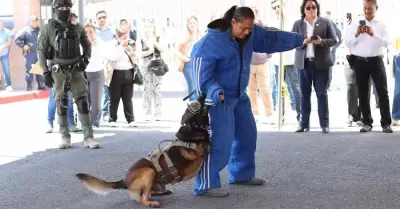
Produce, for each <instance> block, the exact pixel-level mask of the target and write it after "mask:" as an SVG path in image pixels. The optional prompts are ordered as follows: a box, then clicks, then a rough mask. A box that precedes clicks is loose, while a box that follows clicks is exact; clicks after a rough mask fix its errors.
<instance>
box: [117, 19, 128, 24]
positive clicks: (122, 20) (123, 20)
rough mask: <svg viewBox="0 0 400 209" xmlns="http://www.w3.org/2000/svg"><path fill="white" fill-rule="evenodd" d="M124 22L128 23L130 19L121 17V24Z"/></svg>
mask: <svg viewBox="0 0 400 209" xmlns="http://www.w3.org/2000/svg"><path fill="white" fill-rule="evenodd" d="M123 22H126V23H128V20H126V19H121V20H120V21H119V24H121V23H123Z"/></svg>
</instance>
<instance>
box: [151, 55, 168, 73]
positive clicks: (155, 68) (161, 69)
mask: <svg viewBox="0 0 400 209" xmlns="http://www.w3.org/2000/svg"><path fill="white" fill-rule="evenodd" d="M147 69H148V70H149V71H150V72H153V73H154V74H155V75H156V76H163V75H165V74H166V73H167V72H168V71H169V68H168V65H167V64H166V63H165V62H164V60H163V59H162V58H161V56H159V55H156V54H155V53H153V57H152V58H151V59H150V63H149V65H148V66H147Z"/></svg>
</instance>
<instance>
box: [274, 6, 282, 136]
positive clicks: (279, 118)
mask: <svg viewBox="0 0 400 209" xmlns="http://www.w3.org/2000/svg"><path fill="white" fill-rule="evenodd" d="M279 8H280V10H281V11H280V20H281V28H280V29H281V30H282V29H283V28H284V20H283V0H280V7H279ZM283 73H284V69H283V55H282V53H280V54H279V69H278V79H277V89H278V90H277V91H278V92H277V93H278V99H277V100H276V103H277V106H278V123H277V124H278V127H277V128H278V130H281V129H282V125H283V121H282V116H283V108H284V105H283V103H284V98H283V88H282V87H283V82H284V81H283Z"/></svg>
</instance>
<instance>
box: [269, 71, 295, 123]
mask: <svg viewBox="0 0 400 209" xmlns="http://www.w3.org/2000/svg"><path fill="white" fill-rule="evenodd" d="M284 68H285V82H286V85H287V89H288V91H289V96H290V105H291V107H292V109H295V110H296V113H297V117H296V118H297V120H300V82H299V70H298V69H296V68H294V66H293V65H285V66H284ZM273 69H274V70H273V71H272V75H271V76H272V79H271V80H272V83H271V86H272V102H273V104H274V109H275V107H276V101H277V97H278V94H277V88H278V82H277V80H278V70H279V66H277V65H274V68H273Z"/></svg>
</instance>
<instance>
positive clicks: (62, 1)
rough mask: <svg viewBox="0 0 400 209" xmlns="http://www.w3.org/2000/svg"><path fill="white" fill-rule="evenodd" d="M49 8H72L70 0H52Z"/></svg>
mask: <svg viewBox="0 0 400 209" xmlns="http://www.w3.org/2000/svg"><path fill="white" fill-rule="evenodd" d="M51 7H53V8H54V9H56V8H59V7H72V1H71V0H53V3H52V4H51Z"/></svg>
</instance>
